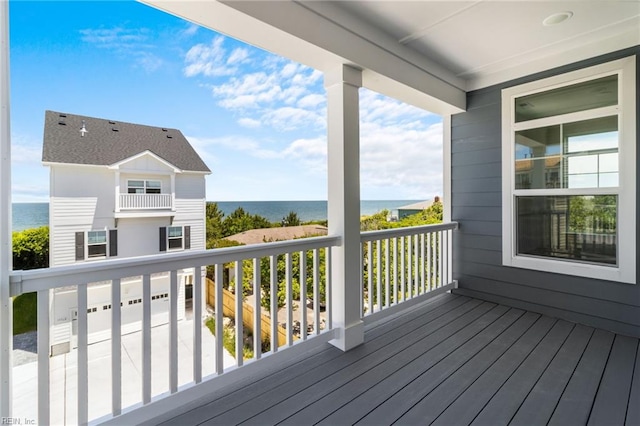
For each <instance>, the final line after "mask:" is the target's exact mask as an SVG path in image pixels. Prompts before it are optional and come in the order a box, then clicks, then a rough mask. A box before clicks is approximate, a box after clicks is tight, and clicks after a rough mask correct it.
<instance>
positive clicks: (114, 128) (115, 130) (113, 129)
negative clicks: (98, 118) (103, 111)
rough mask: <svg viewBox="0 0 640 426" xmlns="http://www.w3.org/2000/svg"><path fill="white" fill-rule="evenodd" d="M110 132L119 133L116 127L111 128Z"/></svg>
mask: <svg viewBox="0 0 640 426" xmlns="http://www.w3.org/2000/svg"><path fill="white" fill-rule="evenodd" d="M111 130H112V131H114V132H119V130H118V128H117V127H112V128H111Z"/></svg>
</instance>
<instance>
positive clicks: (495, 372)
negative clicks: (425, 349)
mask: <svg viewBox="0 0 640 426" xmlns="http://www.w3.org/2000/svg"><path fill="white" fill-rule="evenodd" d="M556 322H557V321H556V320H555V319H553V318H550V317H546V316H545V317H541V318H540V319H539V320H538V321H537V322H536V324H535V325H534V326H533V327H532V328H531V329H529V331H527V333H526V334H525V335H524V336H523V337H522V338H521V339H520V340H518V341H517V342H516V343H515V344H514V345H513V346H512V347H511V348H509V350H507V351H506V352H505V353H504V355H502V356H501V357H500V359H499V360H498V361H497V362H496V363H494V364H493V365H492V366H491V367H490V368H488V369H487V370H486V371H484V372H483V373H481V375H480V377H479V378H478V379H477V380H476V381H475V382H473V384H472V385H471V386H469V387H468V388H467V389H466V390H464V391H463V392H462V393H461V394H460V395H459V396H458V395H456V398H455V401H453V402H452V403H451V405H449V406H448V407H446V406H445V407H441V410H444V411H443V412H442V414H441V415H440V416H439V417H438V418H437V419H436V420H435V422H434V424H436V425H451V424H469V423H471V422H472V421H473V419H474V418H475V417H476V415H477V414H478V413H479V412H480V411H481V410H482V408H483V407H484V406H485V404H487V402H488V401H489V400H490V399H491V398H492V396H493V395H495V393H496V392H497V391H498V389H500V388H501V387H502V386H503V385H504V384H505V383H506V381H507V380H508V379H509V378H510V377H511V376H512V374H513V373H514V372H516V371H517V369H518V368H520V367H521V366H522V363H524V361H525V360H526V359H527V358H528V357H529V355H530V354H531V353H532V351H533V350H534V349H536V348H537V347H538V346H539V344H540V343H542V342H543V341H544V339H545V338H546V337H547V336H548V335H549V334H550V333H551V332H552V330H556V328H555V325H556ZM568 334H569V333H568V331H567V335H568ZM465 367H466V365H465ZM461 370H462V369H460V370H458V372H460V371H461ZM456 374H458V373H456ZM436 392H439V390H436Z"/></svg>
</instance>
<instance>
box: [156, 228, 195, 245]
mask: <svg viewBox="0 0 640 426" xmlns="http://www.w3.org/2000/svg"><path fill="white" fill-rule="evenodd" d="M189 249H191V226H189V225H187V226H173V225H171V226H162V227H160V251H171V250H189Z"/></svg>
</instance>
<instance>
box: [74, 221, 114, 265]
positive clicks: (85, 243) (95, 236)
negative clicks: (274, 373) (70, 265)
mask: <svg viewBox="0 0 640 426" xmlns="http://www.w3.org/2000/svg"><path fill="white" fill-rule="evenodd" d="M117 255H118V230H117V229H100V230H92V231H84V232H83V231H80V232H76V233H75V258H76V261H84V260H92V259H104V258H106V257H114V256H117Z"/></svg>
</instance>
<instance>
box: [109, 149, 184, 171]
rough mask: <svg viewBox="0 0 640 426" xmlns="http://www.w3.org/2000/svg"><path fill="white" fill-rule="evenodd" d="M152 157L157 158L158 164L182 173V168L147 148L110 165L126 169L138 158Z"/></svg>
mask: <svg viewBox="0 0 640 426" xmlns="http://www.w3.org/2000/svg"><path fill="white" fill-rule="evenodd" d="M145 157H146V158H152V159H153V160H155V161H156V162H157V163H158V164H161V165H162V166H164V167H166V168H168V169H170V170H172V171H173V172H174V173H180V172H181V170H180V169H178V168H177V167H176V166H174V165H173V164H171V163H169V162H167V161H166V160H164V159H163V158H160V157H158V156H157V155H155V154H154V153H153V152H151V151H149V150H146V151H144V152H141V153H139V154H136V155H134V156H133V157H129V158H125V159H124V160H122V161H118V162H117V163H115V164H111V165H109V167H110V168H112V169H123V168H124V169H126V168H127V165H129V164H130V163H133V162H135V161H136V160H138V159H140V158H145Z"/></svg>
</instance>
